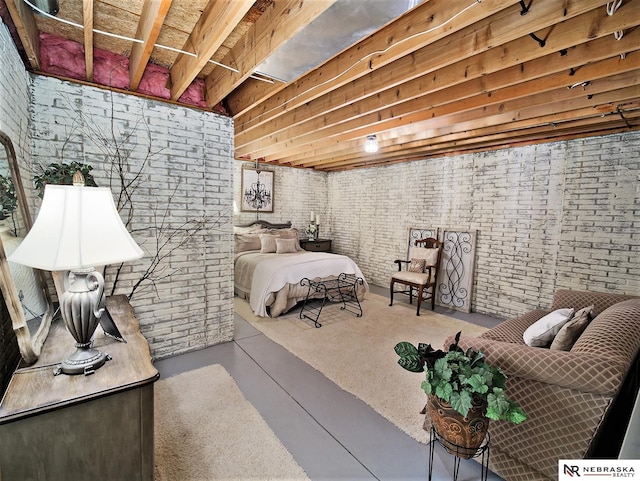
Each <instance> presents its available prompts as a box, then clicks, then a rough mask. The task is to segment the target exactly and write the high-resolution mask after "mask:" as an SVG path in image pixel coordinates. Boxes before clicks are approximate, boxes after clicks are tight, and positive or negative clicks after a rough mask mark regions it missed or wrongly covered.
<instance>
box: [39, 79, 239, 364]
mask: <svg viewBox="0 0 640 481" xmlns="http://www.w3.org/2000/svg"><path fill="white" fill-rule="evenodd" d="M30 106H31V113H32V115H31V118H30V135H31V142H32V144H31V151H32V158H31V166H30V169H31V171H32V172H37V165H38V164H40V165H46V164H48V163H50V162H62V161H64V162H71V161H74V160H76V161H82V162H85V163H88V164H90V165H92V166H93V167H94V171H93V173H94V175H95V177H96V182H97V183H98V185H100V186H109V187H111V189H112V191H113V192H114V196H115V197H117V196H118V195H119V194H120V192H121V190H122V185H121V183H120V182H119V181H118V180H117V177H118V175H117V171H116V172H113V171H112V170H113V168H114V164H113V161H114V159H116V158H117V157H118V153H117V150H116V146H117V147H118V150H119V152H120V154H119V155H121V156H122V158H124V159H125V162H124V177H125V178H126V179H127V182H130V181H134V179H136V177H137V180H135V181H134V182H135V184H134V185H135V186H134V188H133V190H132V192H133V196H132V202H131V203H130V204H129V205H130V206H133V209H134V211H133V215H132V217H133V222H132V224H131V225H130V231H131V232H132V235H133V237H134V238H135V239H136V241H137V242H138V243H139V244H140V246H141V247H142V248H143V250H145V252H146V253H147V256H146V257H145V258H143V259H141V260H140V261H135V262H129V263H126V264H125V265H124V267H123V269H122V271H121V273H120V276H119V281H118V282H119V283H118V286H119V287H118V288H117V289H116V293H123V294H126V293H128V292H129V291H130V289H131V286H133V285H134V284H135V283H136V282H137V281H138V280H139V279H141V277H142V276H144V274H145V271H146V269H147V267H148V266H149V265H150V264H151V263H152V262H154V256H155V255H156V254H157V253H159V257H160V259H159V261H160V262H159V265H158V267H157V268H156V269H155V271H154V272H153V274H152V276H151V279H152V280H153V282H145V283H144V284H143V287H141V289H139V290H138V291H136V292H135V294H134V296H133V297H132V299H131V303H132V305H133V307H134V312H135V314H136V316H137V317H138V319H139V321H140V324H141V328H142V332H143V334H144V335H145V337H146V338H147V340H148V341H149V344H150V347H151V352H152V354H153V356H154V357H156V358H163V357H167V356H172V355H175V354H179V353H182V352H187V351H193V350H196V349H201V348H204V347H206V346H209V345H213V344H217V343H220V342H224V341H229V340H231V339H232V337H233V287H232V280H233V264H232V256H231V245H232V244H231V214H232V162H233V159H232V155H233V140H232V139H233V137H232V135H233V125H232V120H231V119H229V118H227V117H223V116H220V115H217V114H214V113H211V112H206V111H202V110H197V109H190V108H184V107H180V106H177V105H172V104H169V103H166V102H159V101H155V100H148V99H144V98H140V97H135V96H131V95H122V94H119V93H114V92H110V91H108V90H102V89H97V88H93V87H87V86H84V85H80V84H75V83H70V82H65V81H60V80H57V79H54V78H49V77H43V76H35V77H34V78H33V79H32V82H31V91H30ZM127 214H128V209H127V208H125V209H124V210H123V211H122V212H121V215H122V217H123V218H126V216H127ZM201 220H203V221H204V222H205V225H204V229H203V230H200V231H199V232H198V233H197V234H196V235H195V236H194V237H193V238H192V239H191V240H190V241H189V244H188V245H186V246H183V247H182V248H178V245H179V241H178V239H180V238H181V237H182V235H183V233H184V232H185V229H191V228H193V227H194V226H195V223H197V222H198V221H201ZM159 226H162V228H161V229H159ZM176 233H177V235H175V234H176ZM96 235H108V233H96ZM114 272H115V270H114V269H113V268H110V269H109V270H108V273H109V276H107V279H106V284H107V286H106V287H107V288H109V286H110V285H112V283H113V279H114V277H113V274H114Z"/></svg>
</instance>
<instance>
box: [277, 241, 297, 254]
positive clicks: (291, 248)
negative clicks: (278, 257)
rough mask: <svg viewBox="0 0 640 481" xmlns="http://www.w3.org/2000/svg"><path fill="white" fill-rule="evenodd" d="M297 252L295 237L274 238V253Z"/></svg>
mask: <svg viewBox="0 0 640 481" xmlns="http://www.w3.org/2000/svg"><path fill="white" fill-rule="evenodd" d="M296 252H298V251H297V249H296V240H295V239H276V254H292V253H296Z"/></svg>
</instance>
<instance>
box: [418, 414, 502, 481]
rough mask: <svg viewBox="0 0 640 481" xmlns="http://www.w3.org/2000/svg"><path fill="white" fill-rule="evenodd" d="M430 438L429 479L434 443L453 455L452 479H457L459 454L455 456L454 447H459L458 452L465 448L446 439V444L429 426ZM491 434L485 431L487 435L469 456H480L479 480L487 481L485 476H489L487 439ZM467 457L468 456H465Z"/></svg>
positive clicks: (454, 480)
mask: <svg viewBox="0 0 640 481" xmlns="http://www.w3.org/2000/svg"><path fill="white" fill-rule="evenodd" d="M430 433H431V440H430V441H429V481H431V474H432V471H433V453H434V451H435V443H438V444H440V446H442V447H443V448H445V449H446V450H447V451H448V452H449V453H450V454H452V455H453V481H457V480H458V472H459V471H460V459H461V458H460V456H457V455H456V454H455V452H452V451H454V450H455V449H456V448H459V449H460V452H464V450H465V448H464V447H462V446H456V445H454V444H452V443H451V442H449V441H446V445H445V444H444V442H443V440H442V438H441V437H440V435H439V434H438V433H437V432H436V430H435V428H434V427H433V426H431V431H430ZM490 438H491V436H489V433H487V436H486V437H485V438H484V441H482V444H481V445H480V447H479V448H478V449H477V451H476V452H475V454H474V455H473V456H471V458H477V457H478V456H482V460H481V463H480V470H481V471H480V480H481V481H487V477H488V476H489V452H490V449H489V441H490ZM466 458H468V456H467V457H466Z"/></svg>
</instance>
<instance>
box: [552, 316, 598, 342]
mask: <svg viewBox="0 0 640 481" xmlns="http://www.w3.org/2000/svg"><path fill="white" fill-rule="evenodd" d="M593 309H594V306H588V307H585V308H584V309H580V310H579V311H577V312H576V313H575V314H574V315H573V317H572V318H571V319H570V320H569V321H567V322H566V323H565V324H564V326H562V328H561V329H560V331H558V334H556V337H554V338H553V342H552V343H551V349H557V350H560V351H570V350H571V348H572V347H573V345H574V344H575V342H576V341H577V340H578V338H579V337H580V334H582V333H583V332H584V330H585V329H586V328H587V326H588V325H589V322H591V316H592V315H593Z"/></svg>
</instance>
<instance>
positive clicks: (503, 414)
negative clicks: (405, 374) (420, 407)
mask: <svg viewBox="0 0 640 481" xmlns="http://www.w3.org/2000/svg"><path fill="white" fill-rule="evenodd" d="M460 334H461V333H460V332H458V334H457V335H456V337H455V342H454V343H453V344H451V345H450V346H449V349H448V351H446V352H445V351H442V350H434V349H433V348H432V347H431V345H430V344H423V343H421V344H418V346H417V347H416V346H414V345H413V344H411V343H409V342H400V343H398V344H396V346H395V351H396V354H398V355H399V356H400V358H399V359H398V364H400V366H402V367H403V368H405V369H407V370H408V371H411V372H420V371H425V372H426V378H425V380H424V381H423V382H422V384H421V387H422V389H423V391H424V392H425V393H426V394H427V395H434V396H436V397H438V398H439V399H441V400H442V401H444V402H446V403H449V404H450V405H451V407H452V408H453V409H455V410H456V411H457V412H458V413H460V414H461V415H462V416H464V417H466V416H467V414H468V412H469V409H471V407H472V403H473V401H474V399H475V400H486V402H487V412H486V416H487V417H488V418H489V419H495V420H506V421H509V422H512V423H514V424H519V423H521V422H523V421H524V420H525V419H527V415H526V413H525V412H524V410H523V409H522V408H521V407H520V406H519V405H518V404H517V403H516V402H514V401H513V400H511V399H509V398H508V397H507V395H506V392H505V390H506V379H507V377H506V376H505V374H504V373H503V372H502V370H501V369H500V368H498V367H495V366H490V365H489V364H487V363H486V361H485V355H484V353H483V352H481V351H476V350H474V349H471V348H469V349H467V350H466V351H464V350H463V349H462V348H461V347H460V346H459V345H458V342H459V340H460Z"/></svg>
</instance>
